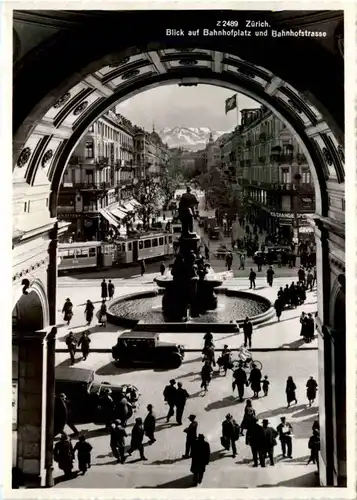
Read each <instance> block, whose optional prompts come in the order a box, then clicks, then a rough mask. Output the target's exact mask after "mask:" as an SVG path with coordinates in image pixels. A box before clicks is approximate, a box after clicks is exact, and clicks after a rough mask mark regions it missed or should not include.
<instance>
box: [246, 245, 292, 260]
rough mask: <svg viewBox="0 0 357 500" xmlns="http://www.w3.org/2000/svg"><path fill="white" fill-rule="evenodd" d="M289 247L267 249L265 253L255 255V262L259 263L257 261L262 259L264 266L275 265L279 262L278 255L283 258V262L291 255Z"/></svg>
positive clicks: (259, 252)
mask: <svg viewBox="0 0 357 500" xmlns="http://www.w3.org/2000/svg"><path fill="white" fill-rule="evenodd" d="M290 252H291V251H290V248H289V247H270V248H266V249H265V250H264V252H261V251H258V252H255V254H254V262H255V263H256V262H257V259H258V258H259V257H260V258H261V259H262V261H263V262H262V263H263V264H274V263H276V262H278V255H279V254H280V255H281V256H282V260H284V256H286V255H287V254H289V253H290Z"/></svg>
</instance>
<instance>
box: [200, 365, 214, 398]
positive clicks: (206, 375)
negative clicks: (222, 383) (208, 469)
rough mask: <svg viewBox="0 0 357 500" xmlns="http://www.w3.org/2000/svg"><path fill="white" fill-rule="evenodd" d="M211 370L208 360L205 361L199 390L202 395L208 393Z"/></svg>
mask: <svg viewBox="0 0 357 500" xmlns="http://www.w3.org/2000/svg"><path fill="white" fill-rule="evenodd" d="M212 373H213V369H212V366H211V363H210V361H209V360H207V361H205V362H204V364H203V366H202V370H201V389H203V391H204V393H205V394H206V392H207V391H208V386H209V384H210V382H211V380H212Z"/></svg>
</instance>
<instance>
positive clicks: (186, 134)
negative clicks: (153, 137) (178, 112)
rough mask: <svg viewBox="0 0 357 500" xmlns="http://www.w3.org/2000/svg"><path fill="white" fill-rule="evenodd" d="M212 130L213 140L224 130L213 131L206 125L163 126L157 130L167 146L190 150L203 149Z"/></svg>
mask: <svg viewBox="0 0 357 500" xmlns="http://www.w3.org/2000/svg"><path fill="white" fill-rule="evenodd" d="M211 132H212V136H213V140H214V141H215V140H216V139H218V137H220V136H221V135H223V134H225V133H226V132H222V131H218V130H217V131H214V130H211V129H209V128H208V127H174V128H169V127H165V128H163V129H161V130H159V131H158V134H159V136H160V137H161V139H162V140H163V142H164V143H167V144H168V146H169V148H178V147H182V148H184V149H188V150H190V151H198V150H200V149H204V148H205V147H206V144H207V142H208V139H209V136H210V133H211Z"/></svg>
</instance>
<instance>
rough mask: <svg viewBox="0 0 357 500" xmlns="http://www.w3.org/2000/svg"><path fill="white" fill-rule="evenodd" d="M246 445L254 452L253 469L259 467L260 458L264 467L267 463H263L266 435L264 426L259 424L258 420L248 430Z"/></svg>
mask: <svg viewBox="0 0 357 500" xmlns="http://www.w3.org/2000/svg"><path fill="white" fill-rule="evenodd" d="M246 443H247V445H249V446H250V449H251V450H252V458H253V467H258V458H259V463H260V465H261V466H262V467H264V466H265V463H264V462H263V454H262V451H261V450H262V447H263V443H264V433H263V428H262V426H261V425H259V424H258V421H257V420H254V422H253V423H252V425H250V426H249V429H248V430H247V436H246Z"/></svg>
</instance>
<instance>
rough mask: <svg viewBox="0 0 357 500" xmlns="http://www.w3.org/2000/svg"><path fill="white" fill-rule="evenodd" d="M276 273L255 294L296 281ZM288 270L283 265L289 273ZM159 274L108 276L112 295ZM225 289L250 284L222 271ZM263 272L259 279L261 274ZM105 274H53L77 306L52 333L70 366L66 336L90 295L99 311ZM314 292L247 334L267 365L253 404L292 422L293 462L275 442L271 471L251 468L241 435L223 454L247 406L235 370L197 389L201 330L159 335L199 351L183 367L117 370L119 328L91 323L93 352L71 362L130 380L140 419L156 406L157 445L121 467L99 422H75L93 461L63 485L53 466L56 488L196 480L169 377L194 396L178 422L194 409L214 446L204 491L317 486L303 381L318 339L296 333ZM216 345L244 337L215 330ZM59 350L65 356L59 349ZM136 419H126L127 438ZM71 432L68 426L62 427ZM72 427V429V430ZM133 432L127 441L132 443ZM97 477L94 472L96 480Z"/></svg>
mask: <svg viewBox="0 0 357 500" xmlns="http://www.w3.org/2000/svg"><path fill="white" fill-rule="evenodd" d="M279 271H280V270H279V269H278V270H277V277H276V279H275V282H274V285H273V287H272V288H271V287H269V286H267V283H266V279H265V277H258V278H257V287H256V290H255V291H254V290H253V291H252V293H257V294H259V295H261V296H264V297H266V298H268V299H269V300H271V301H272V302H273V301H274V300H275V298H276V293H277V290H278V288H279V287H280V286H285V284H286V283H291V282H292V281H296V277H295V276H294V275H295V274H296V271H297V270H296V269H295V270H290V276H279ZM285 272H286V270H285ZM157 275H158V273H157V272H148V273H147V274H145V275H144V276H143V277H141V276H139V275H135V274H134V275H132V276H130V277H117V278H113V279H112V280H113V282H114V284H115V286H116V292H115V296H116V297H118V296H120V295H124V294H127V293H131V292H137V291H142V290H150V289H156V285H155V283H154V281H153V280H154V278H155V277H156V276H157ZM220 275H221V276H222V278H224V285H223V286H226V287H228V288H234V289H237V290H245V291H246V290H247V289H248V279H247V278H246V277H239V276H238V277H237V276H234V273H232V272H227V271H226V272H221V273H220ZM263 276H264V275H263ZM102 277H103V276H102V275H101V274H99V275H95V277H93V275H92V277H88V276H86V277H80V278H79V279H78V276H65V277H61V278H59V287H58V300H59V302H58V303H59V304H62V303H63V302H64V300H65V298H66V297H70V298H71V300H72V302H73V304H74V318H73V323H72V324H71V325H70V327H67V326H61V327H60V328H59V331H58V335H57V339H58V340H57V350H58V352H57V355H56V363H57V365H59V364H62V365H69V356H68V354H67V353H66V352H65V349H66V345H65V343H64V341H65V337H66V335H67V334H68V332H69V331H74V332H75V333H76V334H79V333H80V332H81V331H82V330H84V329H86V326H85V320H84V306H85V301H86V300H87V299H91V300H92V301H93V302H94V305H95V306H96V309H98V308H99V303H100V281H101V279H102ZM316 307H317V305H316V291H313V292H308V293H307V300H306V302H305V304H304V305H303V306H300V307H298V308H297V309H292V310H286V311H284V312H283V315H282V318H281V322H279V323H278V322H277V321H276V318H275V317H273V318H272V319H270V320H268V322H267V324H265V325H261V326H257V327H256V328H254V333H253V351H254V352H253V357H254V359H258V360H259V361H261V363H262V364H263V368H262V373H263V375H268V377H269V380H270V383H271V385H270V392H269V394H268V396H267V397H260V398H259V399H258V400H253V401H254V402H253V405H254V408H255V410H256V413H257V415H258V417H259V418H260V419H261V418H268V419H269V421H270V423H271V425H273V426H276V425H278V423H279V422H280V416H282V415H286V417H287V419H289V421H290V422H291V423H292V425H293V428H294V439H293V459H292V460H288V459H282V455H281V449H280V444H279V443H278V446H277V447H276V448H275V455H276V458H277V461H276V466H275V467H274V468H272V467H270V466H268V467H267V468H266V469H265V470H264V469H261V468H258V469H254V468H252V461H251V451H250V448H249V447H248V446H247V445H246V444H245V438H240V440H239V442H238V455H237V457H236V458H235V459H232V455H231V454H230V452H226V451H222V447H221V444H220V436H221V423H222V421H223V420H224V418H225V415H226V414H227V413H232V414H233V416H234V418H235V419H236V420H237V421H238V423H240V422H241V419H242V416H243V411H244V403H240V402H239V401H238V399H237V398H236V397H235V396H236V395H235V396H233V394H232V387H231V382H232V376H231V372H228V374H227V376H226V377H224V376H223V375H220V376H218V375H216V376H215V377H214V379H213V380H212V383H211V385H210V388H209V391H208V393H207V394H206V395H205V396H203V395H202V394H201V392H200V369H201V366H202V363H201V355H200V350H201V349H202V335H201V334H195V333H191V334H186V333H175V334H171V333H167V334H161V335H160V338H161V340H167V341H173V342H179V343H181V344H183V345H184V346H185V347H186V349H188V350H193V351H196V352H187V353H186V356H185V360H184V363H183V364H182V365H181V367H180V368H178V369H175V370H155V369H141V368H139V367H135V368H130V369H122V368H118V367H117V366H115V365H114V363H113V362H112V361H113V360H112V357H111V354H110V353H109V352H103V350H104V351H105V350H109V349H110V348H111V347H112V345H114V344H115V342H116V339H117V337H118V332H120V331H121V330H123V329H120V328H118V327H115V326H114V325H108V326H107V328H106V329H103V328H101V327H99V326H97V325H96V321H95V322H94V323H93V326H92V327H91V328H90V334H91V335H90V336H91V340H92V342H91V348H92V350H93V352H91V353H90V355H89V357H88V359H87V360H86V361H83V360H82V359H81V356H80V352H78V353H77V358H78V359H77V361H76V365H75V366H77V367H82V368H90V369H93V370H94V371H95V372H96V377H97V378H98V379H100V380H103V381H110V382H112V383H120V384H121V383H132V384H134V385H136V386H137V387H138V388H139V391H140V393H141V397H140V406H139V408H138V410H137V413H136V415H137V416H142V417H145V415H146V406H147V404H149V403H151V404H153V405H154V408H155V412H156V416H157V418H158V422H157V435H156V438H157V441H156V443H154V445H151V446H146V448H145V454H146V456H147V458H148V461H147V462H145V463H142V462H139V461H138V460H137V459H138V457H137V456H136V452H134V454H133V456H132V457H130V458H128V460H127V462H126V463H125V464H124V465H120V464H117V462H116V460H115V459H114V458H113V456H112V454H111V450H110V446H109V436H108V434H107V433H106V432H105V430H104V429H103V427H100V426H96V425H94V424H86V425H82V426H79V429H80V430H81V431H86V434H87V436H88V441H89V442H90V443H91V444H92V446H93V452H92V457H93V458H92V464H93V467H92V468H91V469H90V471H89V472H88V473H87V474H86V475H85V476H84V477H82V476H78V477H76V478H74V479H71V480H69V481H66V482H60V480H61V478H60V476H61V474H62V473H61V472H60V471H58V470H56V472H55V476H56V478H57V481H58V483H57V486H56V487H57V488H62V487H66V488H67V487H75V488H84V487H86V488H96V487H97V485H98V484H100V485H101V488H103V487H107V488H118V487H120V488H140V487H142V488H150V487H151V488H165V487H166V488H186V487H190V486H191V484H192V475H191V473H190V460H184V459H182V458H181V456H182V454H183V452H184V445H185V434H184V433H183V429H184V428H185V425H184V426H181V427H180V426H177V425H176V423H175V419H172V421H171V422H170V423H169V424H167V423H166V418H165V416H166V413H167V406H166V405H165V403H164V401H163V396H162V392H163V389H164V387H165V385H166V384H167V383H168V381H169V379H171V378H175V379H176V380H180V381H181V382H182V383H183V384H184V387H185V388H186V389H187V391H188V392H189V394H190V395H191V397H190V399H189V400H188V402H187V405H186V408H185V414H184V424H185V423H187V417H188V415H189V414H190V413H194V414H196V415H197V420H198V422H199V432H202V433H204V434H205V435H206V437H207V439H208V441H209V443H210V445H211V453H212V455H211V463H210V465H209V467H208V470H207V473H206V475H205V477H204V481H203V483H202V487H208V488H216V487H219V488H230V487H232V488H233V487H234V488H237V487H242V488H245V487H258V486H260V487H263V486H277V485H282V486H304V487H308V486H317V478H316V475H315V472H316V466H314V465H309V466H307V465H306V462H307V460H308V456H309V450H308V446H307V442H308V438H309V437H310V435H311V426H312V423H313V421H314V420H315V419H316V418H317V414H318V407H317V404H318V402H316V403H315V405H313V406H312V407H311V408H309V407H308V405H307V400H306V388H305V385H306V381H307V379H308V378H309V377H310V376H311V375H313V376H314V377H315V378H317V374H318V369H317V339H316V338H315V339H314V341H313V342H311V343H309V344H305V343H304V342H303V341H302V339H301V337H300V336H299V334H300V324H299V316H300V314H301V312H302V311H303V310H304V311H305V312H315V311H316ZM58 321H59V324H63V321H62V314H61V312H60V310H59V311H58ZM214 342H215V345H216V348H222V347H223V345H224V344H228V345H229V346H230V347H231V348H232V349H234V348H237V347H239V346H240V345H241V344H242V342H243V334H242V333H240V334H235V335H232V334H219V333H217V334H215V335H214ZM60 351H62V352H60ZM289 375H292V376H293V378H294V380H295V383H296V385H297V398H298V403H297V405H295V406H292V407H291V408H289V409H287V408H286V397H285V383H286V379H287V377H288V376H289ZM251 396H252V393H251V390H250V388H247V389H246V391H245V398H249V397H251ZM132 425H133V419H131V421H130V422H129V426H128V434H129V435H130V430H131V427H132ZM67 430H68V431H69V429H67ZM69 432H70V431H69ZM129 440H130V438H128V443H127V444H129ZM99 475H100V478H99Z"/></svg>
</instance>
